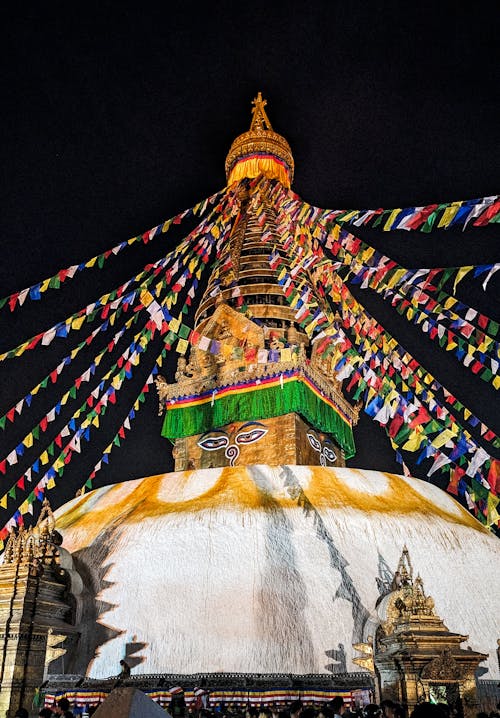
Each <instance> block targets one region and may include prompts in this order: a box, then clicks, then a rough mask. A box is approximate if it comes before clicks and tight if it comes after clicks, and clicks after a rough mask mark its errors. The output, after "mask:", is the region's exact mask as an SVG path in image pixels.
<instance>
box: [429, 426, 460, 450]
mask: <svg viewBox="0 0 500 718" xmlns="http://www.w3.org/2000/svg"><path fill="white" fill-rule="evenodd" d="M454 435H455V434H454V433H453V431H450V429H445V430H444V431H442V432H441V433H440V434H438V436H436V438H435V439H433V440H432V441H431V444H432V446H434V447H435V448H436V449H439V448H440V447H441V446H444V444H446V442H447V441H449V440H450V439H453V437H454Z"/></svg>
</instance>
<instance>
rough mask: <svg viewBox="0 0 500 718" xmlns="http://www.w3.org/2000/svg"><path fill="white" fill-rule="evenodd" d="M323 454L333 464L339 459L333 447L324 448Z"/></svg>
mask: <svg viewBox="0 0 500 718" xmlns="http://www.w3.org/2000/svg"><path fill="white" fill-rule="evenodd" d="M323 454H324V455H325V458H326V459H327V460H328V461H331V462H332V463H333V462H334V461H335V459H336V458H337V454H336V453H335V451H334V450H333V449H332V448H331V446H324V447H323Z"/></svg>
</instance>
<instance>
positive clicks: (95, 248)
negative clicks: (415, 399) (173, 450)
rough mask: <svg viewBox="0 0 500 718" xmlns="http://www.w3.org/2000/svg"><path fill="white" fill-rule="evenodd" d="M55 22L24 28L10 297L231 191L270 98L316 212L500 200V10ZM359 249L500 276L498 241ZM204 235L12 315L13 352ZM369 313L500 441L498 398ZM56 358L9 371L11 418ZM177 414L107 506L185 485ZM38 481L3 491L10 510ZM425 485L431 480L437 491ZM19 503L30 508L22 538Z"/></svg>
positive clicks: (13, 20) (28, 12) (57, 349)
mask: <svg viewBox="0 0 500 718" xmlns="http://www.w3.org/2000/svg"><path fill="white" fill-rule="evenodd" d="M33 5H34V6H33V7H26V6H24V7H21V6H19V7H16V8H12V7H9V8H8V10H7V11H4V32H3V42H2V46H3V54H4V62H3V68H2V78H1V82H2V85H3V87H2V99H3V101H2V112H1V119H0V122H1V125H2V138H3V143H2V144H3V158H2V171H3V182H2V212H1V217H0V221H1V249H2V262H1V266H0V296H2V297H3V296H6V295H8V294H10V293H12V292H15V291H18V290H21V289H24V288H25V287H27V286H30V285H32V284H34V283H37V282H39V281H41V280H42V279H45V278H47V277H50V276H52V275H54V274H56V273H57V272H58V271H59V270H60V269H62V268H65V267H69V266H71V265H73V264H79V263H80V262H83V261H86V260H88V259H89V258H91V257H93V256H95V255H97V254H100V253H101V252H104V251H105V250H107V249H111V248H112V247H114V246H115V245H117V244H119V243H120V242H122V241H124V240H127V239H129V238H131V237H133V236H136V235H138V234H140V233H142V232H144V231H146V230H148V229H150V228H152V227H155V226H156V225H158V224H160V223H161V222H163V221H164V220H166V219H168V218H170V217H172V216H173V215H175V214H177V213H178V212H181V211H182V210H184V209H186V208H189V207H192V206H193V205H195V204H196V203H197V202H198V201H200V200H202V199H204V198H205V197H208V196H209V195H211V194H213V193H214V192H216V191H217V190H220V189H222V188H223V187H224V186H225V174H224V161H225V157H226V155H227V153H228V150H229V147H230V145H231V143H232V141H233V139H234V138H235V137H236V136H237V135H238V134H240V133H242V132H244V131H246V130H247V129H248V128H249V126H250V119H251V102H252V99H253V98H254V97H255V96H256V95H257V92H258V91H261V92H262V94H263V96H264V98H265V99H266V100H267V103H268V104H267V107H266V110H267V112H268V116H269V119H270V121H271V123H272V125H273V129H274V130H276V131H277V132H280V133H281V134H283V135H284V136H285V137H286V138H287V140H288V141H289V143H290V145H291V148H292V152H293V155H294V159H295V167H296V171H295V179H294V183H293V189H294V191H295V192H296V193H297V194H298V195H300V197H302V198H303V199H304V200H305V201H307V202H309V203H311V204H313V205H316V206H318V207H322V208H332V209H333V208H345V209H348V208H356V209H363V208H377V207H384V208H393V207H408V206H416V205H425V204H430V203H433V202H436V203H440V202H450V201H454V200H466V199H474V198H480V197H484V196H488V195H495V194H498V193H499V192H500V184H499V169H500V156H499V142H498V117H499V109H500V101H499V93H498V86H499V76H498V74H499V73H498V68H499V67H500V45H499V43H498V37H497V28H498V21H499V19H500V18H499V13H498V9H497V10H496V11H494V13H492V12H491V8H489V7H488V5H487V4H474V5H472V4H470V5H469V6H468V7H466V8H462V9H461V8H460V7H459V6H458V5H455V4H453V5H452V4H451V3H450V4H449V5H448V4H446V3H429V4H428V5H427V4H426V3H423V4H422V3H420V4H416V3H415V4H411V5H410V4H409V3H408V4H406V3H398V2H389V3H384V2H380V3H377V4H375V3H362V2H347V3H344V4H341V3H338V2H313V3H302V2H288V3H281V2H276V3H270V2H260V1H257V2H252V3H245V4H244V5H243V6H239V5H241V4H237V3H234V2H232V3H230V2H226V1H225V0H224V1H223V2H217V3H213V4H211V5H208V4H202V7H201V8H198V7H195V6H194V5H187V4H186V3H177V2H169V3H163V4H162V6H161V8H155V7H153V5H151V6H148V4H138V3H137V4H134V5H129V4H127V3H125V4H123V3H108V2H100V3H95V4H94V3H82V4H74V3H67V2H66V3H62V2H51V3H44V4H41V3H38V4H33ZM354 231H355V232H356V233H357V234H358V236H360V237H361V238H362V239H364V240H365V241H366V242H368V243H369V244H372V245H374V246H375V247H376V248H377V249H379V250H381V251H383V252H384V253H385V254H387V255H389V256H390V257H391V258H393V259H395V260H396V261H398V262H400V263H401V264H403V265H404V266H407V267H444V266H453V267H454V266H460V265H468V264H488V263H494V262H498V261H500V256H499V254H500V253H499V239H500V225H498V224H496V225H489V226H488V227H482V228H481V227H478V228H470V229H468V230H467V231H465V232H462V230H461V229H458V230H451V229H450V230H444V229H441V230H435V231H433V232H432V233H431V234H424V233H421V232H405V231H402V230H401V231H395V232H390V233H386V232H382V231H378V230H375V229H360V230H356V228H354ZM183 236H184V234H183V233H182V232H181V233H180V234H179V233H178V234H177V235H175V233H174V234H173V235H172V236H170V234H167V235H164V237H161V238H159V239H157V240H155V241H154V242H152V243H151V244H150V245H148V246H147V247H143V246H138V245H134V246H133V247H131V248H129V249H128V250H127V251H126V252H124V253H122V254H121V255H119V257H116V258H114V259H112V260H110V261H109V262H108V263H107V264H106V265H105V267H104V268H103V269H102V270H99V269H93V270H89V271H87V272H84V273H80V274H79V275H78V276H77V278H75V279H74V280H73V281H71V282H68V283H67V284H65V285H64V286H63V288H61V289H60V290H59V291H53V292H48V293H47V294H45V295H43V297H44V298H43V300H42V301H38V302H27V303H26V304H25V306H23V307H22V308H18V309H16V311H15V312H14V313H12V314H11V312H10V311H9V309H8V308H4V309H2V310H1V311H0V352H4V351H6V350H8V349H11V348H13V347H15V346H17V345H18V344H19V343H21V342H23V341H26V340H27V339H28V338H30V337H31V336H33V335H34V334H37V333H38V332H40V331H42V330H45V329H48V328H49V327H51V326H52V325H53V324H55V323H56V322H58V321H61V320H63V319H65V318H66V317H68V316H69V315H70V314H72V313H73V312H75V311H77V310H79V309H80V308H81V307H83V306H85V305H86V304H87V303H89V302H91V301H94V300H95V299H97V298H98V297H99V296H100V295H101V294H103V293H105V292H107V291H110V290H111V289H112V288H114V287H116V286H118V285H119V284H120V283H122V282H123V281H125V280H126V279H128V278H129V277H131V276H132V275H135V274H136V273H137V272H138V271H139V270H140V269H141V268H142V267H143V266H144V265H145V264H146V263H147V262H150V261H155V260H156V259H158V258H159V257H161V256H163V255H164V254H165V253H166V252H167V251H168V250H169V249H170V248H171V247H172V246H173V245H174V244H175V242H176V241H178V240H179V239H180V238H182V237H183ZM499 290H500V272H499V273H498V274H497V275H495V277H493V278H492V279H491V281H490V282H489V285H488V288H487V290H486V291H483V289H482V288H481V282H480V281H479V280H478V279H476V280H473V279H471V278H470V277H466V279H464V280H463V281H462V282H461V284H460V285H459V286H458V289H457V296H458V297H459V298H460V299H461V300H462V301H464V302H465V303H467V304H469V305H471V306H473V307H475V308H476V309H478V310H480V311H482V312H483V313H485V314H487V315H489V316H490V317H492V318H493V319H496V320H498V319H499V317H500V312H499V305H498V301H497V297H498V294H499ZM357 296H358V297H359V298H360V299H362V301H363V302H364V304H365V306H366V307H367V308H368V309H369V311H370V313H372V314H373V315H374V316H375V317H376V318H377V319H378V320H379V321H380V322H381V323H382V324H383V325H384V326H385V327H386V328H387V329H388V330H390V331H391V332H392V333H393V334H394V335H395V336H396V337H397V338H398V339H399V340H400V342H401V343H402V345H403V346H404V347H405V348H406V349H408V350H409V351H410V352H412V353H413V354H414V356H415V357H416V358H417V359H418V360H419V361H420V363H421V364H423V366H424V367H425V368H426V369H428V370H429V371H431V372H432V373H433V374H434V375H435V376H436V377H437V378H438V380H439V381H440V382H441V383H442V384H444V385H445V386H446V387H447V388H448V389H449V390H450V391H452V392H454V393H456V396H457V397H458V398H459V399H461V401H462V402H463V403H465V404H466V405H467V406H468V407H469V408H470V409H471V410H472V411H473V412H474V413H475V414H477V415H478V416H479V417H480V418H481V420H482V421H484V422H485V423H487V424H488V426H489V427H490V428H492V429H493V430H494V431H495V432H496V433H499V431H500V421H499V413H500V412H499V411H498V398H497V393H496V392H495V390H494V389H493V388H492V387H491V385H489V384H487V383H485V382H484V381H482V380H481V379H480V378H478V377H476V376H474V375H472V374H471V372H470V371H468V370H467V369H465V368H464V367H462V366H461V365H460V364H459V363H458V361H457V360H456V358H455V357H453V356H450V355H448V354H446V353H445V352H444V351H443V350H441V349H439V347H438V346H437V345H436V344H435V343H433V342H431V341H430V340H429V339H428V338H427V337H426V335H424V334H423V333H422V332H421V331H419V330H418V329H416V328H415V327H413V326H412V325H410V324H408V323H407V322H406V321H405V319H403V318H402V317H400V316H399V315H398V314H397V313H396V312H395V311H394V310H392V309H391V308H390V307H388V306H387V305H386V303H385V302H383V300H382V299H381V298H380V297H378V296H372V293H369V292H368V291H366V292H364V293H363V292H361V294H360V293H359V291H358V293H357ZM70 336H71V335H70ZM54 344H57V346H55V345H54ZM54 344H53V345H51V346H50V347H47V348H41V349H37V350H36V351H32V352H26V353H25V354H24V355H23V356H22V357H21V358H19V359H11V360H8V361H4V362H2V364H1V365H0V414H3V413H5V411H7V409H9V408H10V407H11V406H12V405H13V404H15V403H16V402H17V401H18V400H19V399H21V398H22V397H23V396H24V395H25V394H26V393H27V392H28V391H29V390H30V388H31V387H32V386H33V385H34V384H35V383H36V382H38V381H40V380H41V379H42V377H43V376H44V375H45V374H46V373H47V372H48V371H50V370H51V369H52V368H53V367H54V365H55V364H57V362H58V359H60V357H61V356H64V355H65V354H66V353H67V351H68V345H67V343H66V344H64V341H63V340H60V341H58V342H55V343H54ZM55 391H57V393H54V392H55ZM61 391H62V390H61ZM59 395H60V393H59V391H58V390H57V388H56V387H54V390H52V389H49V391H47V392H45V395H44V397H43V398H40V401H39V402H38V403H36V406H35V405H33V407H32V409H31V410H30V411H23V414H22V416H21V417H20V418H19V421H17V422H16V425H15V426H9V427H8V430H6V431H4V432H2V433H1V434H0V448H1V452H0V453H1V455H2V458H3V457H4V456H5V455H6V454H7V453H8V452H9V451H10V450H11V449H12V448H13V447H14V446H15V445H16V444H17V443H18V442H19V441H20V440H22V438H23V437H24V436H25V434H26V433H27V432H28V431H30V429H31V428H32V427H33V426H34V425H35V424H36V423H37V422H38V421H39V420H40V418H41V417H42V416H43V415H44V412H45V411H46V410H47V407H49V406H51V405H52V404H53V403H54V401H55V399H56V397H58V396H59ZM51 401H52V404H51V403H50V402H51ZM122 409H123V411H124V412H126V409H127V406H126V397H124V399H123V406H122ZM157 412H158V404H157V398H156V393H155V392H151V393H150V394H149V395H148V396H147V400H146V402H145V404H144V405H143V406H142V408H141V411H140V413H139V414H138V416H137V419H136V420H135V422H134V425H133V430H132V431H131V432H130V433H129V434H128V435H127V439H126V440H125V442H124V443H123V445H122V447H121V448H120V449H116V450H115V451H113V453H112V454H111V456H110V463H109V465H108V466H105V467H104V468H103V469H102V470H101V471H100V472H99V473H98V474H97V476H96V479H95V481H94V486H102V485H105V484H109V483H114V482H116V481H122V480H125V479H130V478H138V477H140V476H145V475H150V474H156V473H162V472H164V471H168V470H170V469H171V468H172V461H171V457H170V448H169V444H168V442H167V441H166V440H165V439H162V438H161V436H160V429H161V419H160V418H159V417H158V415H157ZM122 418H123V412H122ZM111 431H112V427H111V428H110V432H111ZM47 436H49V435H47ZM355 436H356V441H357V446H358V455H357V456H356V457H355V458H354V459H352V460H350V461H349V466H358V467H361V468H372V469H378V470H391V471H395V472H397V473H401V466H400V465H399V464H398V463H396V461H395V457H394V451H393V449H392V448H391V446H390V444H389V442H388V439H387V438H386V436H385V433H384V431H383V429H382V428H379V427H378V425H377V424H375V423H373V422H372V420H371V419H369V418H368V417H367V416H366V415H364V416H362V418H361V420H360V424H359V426H358V428H357V430H356V434H355ZM111 437H112V433H108V435H107V441H108V442H109V440H110V438H111ZM44 438H45V437H42V440H41V442H39V444H38V446H39V448H40V450H41V449H42V448H43V447H42V442H43V440H44ZM106 443H107V442H106V439H105V438H104V439H102V440H101V439H98V440H97V439H96V441H91V442H90V443H89V444H86V445H85V449H84V452H83V453H82V454H81V455H80V456H78V457H77V460H76V461H74V462H72V464H71V466H70V467H68V469H67V470H66V471H65V473H64V475H63V477H60V478H59V479H58V481H57V487H56V488H54V489H52V490H51V491H50V492H49V498H50V501H51V504H52V506H53V508H56V507H57V506H59V505H61V504H62V503H63V502H64V501H66V500H68V499H70V498H72V497H73V496H74V494H75V491H76V489H77V488H79V487H80V486H81V485H82V484H83V483H84V481H85V478H86V477H87V476H88V474H89V471H90V470H91V469H92V468H93V466H94V464H95V462H96V461H97V460H98V458H99V456H100V455H101V452H102V448H103V446H105V445H106ZM30 458H31V459H32V458H33V455H30ZM25 464H26V462H25ZM25 464H21V463H20V464H19V466H18V467H14V469H13V470H12V471H10V472H9V474H8V476H7V477H3V476H0V481H1V482H2V484H3V486H4V487H5V488H4V491H2V495H3V493H5V491H6V490H8V489H9V488H10V486H12V485H13V484H14V483H15V481H16V480H17V479H18V478H19V476H20V475H21V473H22V468H23V466H24V465H25ZM418 475H421V476H422V478H425V471H423V472H422V471H421V473H420V474H418ZM434 478H435V479H436V480H437V477H434ZM19 503H20V501H18V502H17V505H18V504H19ZM17 505H14V501H9V504H8V508H7V510H6V511H2V512H1V513H2V516H1V517H0V518H1V519H2V520H1V526H3V525H4V523H5V521H6V520H7V519H8V518H10V516H12V514H13V511H14V510H15V508H16V507H17ZM38 508H39V507H37V506H36V507H35V515H36V512H37V511H38Z"/></svg>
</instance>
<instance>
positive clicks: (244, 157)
mask: <svg viewBox="0 0 500 718" xmlns="http://www.w3.org/2000/svg"><path fill="white" fill-rule="evenodd" d="M252 104H253V106H254V107H253V109H252V122H251V124H250V129H249V130H248V132H244V133H243V134H241V135H239V136H238V137H237V138H236V139H235V140H234V142H233V144H232V145H231V149H230V150H229V153H228V155H227V157H226V178H227V181H228V184H232V183H233V182H236V181H239V180H241V179H243V178H244V177H256V176H257V175H258V174H264V175H265V176H266V177H268V179H278V180H279V181H280V182H282V184H284V185H285V186H286V187H290V185H291V184H292V181H293V173H294V168H295V165H294V161H293V156H292V150H291V149H290V145H289V144H288V142H287V141H286V140H285V138H284V137H282V136H281V135H279V134H278V133H277V132H274V131H273V128H272V126H271V123H270V122H269V118H268V116H267V113H266V111H265V109H264V107H265V106H266V104H267V100H264V99H262V94H261V93H260V92H259V93H258V95H257V97H256V98H255V99H254V100H253V101H252ZM259 156H260V157H259Z"/></svg>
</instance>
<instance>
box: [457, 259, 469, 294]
mask: <svg viewBox="0 0 500 718" xmlns="http://www.w3.org/2000/svg"><path fill="white" fill-rule="evenodd" d="M471 269H472V266H470V267H460V268H459V270H458V272H457V276H456V277H455V281H454V283H453V294H455V291H456V289H457V284H458V283H459V282H460V281H461V280H462V279H463V278H464V277H465V275H466V274H467V272H470V270H471Z"/></svg>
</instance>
